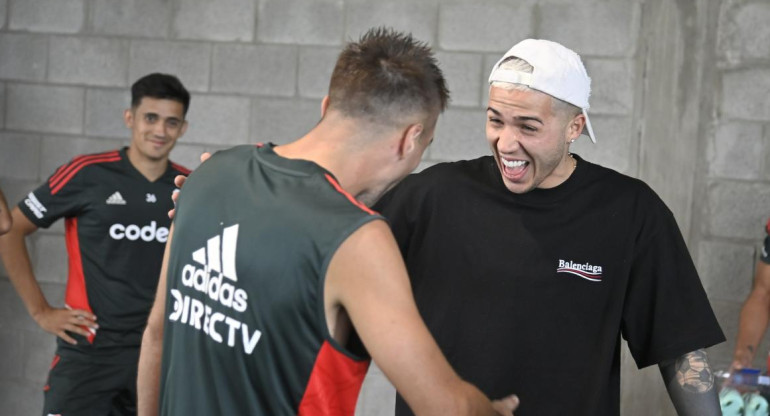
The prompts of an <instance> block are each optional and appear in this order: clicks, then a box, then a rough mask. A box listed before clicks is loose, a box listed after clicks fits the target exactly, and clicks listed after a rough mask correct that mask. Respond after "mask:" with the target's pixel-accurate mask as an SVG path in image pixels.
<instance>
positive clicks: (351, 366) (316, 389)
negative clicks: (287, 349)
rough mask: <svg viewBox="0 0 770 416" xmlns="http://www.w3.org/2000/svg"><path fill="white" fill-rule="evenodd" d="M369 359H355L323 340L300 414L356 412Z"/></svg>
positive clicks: (344, 415)
mask: <svg viewBox="0 0 770 416" xmlns="http://www.w3.org/2000/svg"><path fill="white" fill-rule="evenodd" d="M368 368H369V360H366V361H355V360H353V359H352V358H350V357H348V356H346V355H345V354H343V353H341V352H339V351H337V350H335V349H334V347H332V346H331V344H329V342H328V341H324V343H323V345H321V350H320V351H319V352H318V357H317V358H316V362H315V365H314V366H313V371H312V372H311V373H310V379H309V380H308V384H307V389H305V394H304V395H303V396H302V401H301V402H300V403H299V410H298V412H297V416H353V414H354V413H355V411H356V401H358V393H359V392H360V391H361V385H362V384H363V382H364V376H366V370H367V369H368Z"/></svg>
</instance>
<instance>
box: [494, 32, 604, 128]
mask: <svg viewBox="0 0 770 416" xmlns="http://www.w3.org/2000/svg"><path fill="white" fill-rule="evenodd" d="M510 57H516V58H519V59H523V60H524V61H527V63H528V64H530V65H532V68H533V70H532V73H531V74H530V73H526V72H521V71H516V70H512V69H501V68H500V65H501V64H502V63H503V61H505V60H506V59H508V58H510ZM496 81H498V82H507V83H511V84H522V85H526V86H528V87H529V88H532V89H535V90H538V91H542V92H544V93H546V94H548V95H550V96H552V97H556V98H558V99H560V100H562V101H566V102H568V103H570V104H572V105H574V106H577V107H580V109H581V110H583V115H584V116H585V118H586V125H585V128H584V129H583V134H587V135H588V137H590V138H591V141H592V142H594V143H596V138H595V137H594V130H593V128H591V121H590V120H589V119H588V108H589V107H590V106H589V105H588V97H589V96H590V95H591V78H589V77H588V74H587V73H586V68H585V67H584V66H583V62H582V61H581V60H580V56H578V54H576V53H575V52H573V51H572V50H570V49H567V48H565V47H564V46H562V45H560V44H558V43H556V42H551V41H549V40H543V39H526V40H523V41H521V42H519V43H517V44H516V45H514V46H513V47H512V48H511V49H510V50H509V51H508V52H506V53H505V55H503V57H502V58H500V60H499V61H497V63H496V64H495V66H494V67H493V68H492V73H490V74H489V83H490V84H491V83H493V82H496Z"/></svg>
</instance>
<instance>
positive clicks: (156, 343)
mask: <svg viewBox="0 0 770 416" xmlns="http://www.w3.org/2000/svg"><path fill="white" fill-rule="evenodd" d="M173 237H174V224H171V228H170V229H169V232H168V239H167V240H166V251H165V253H164V254H163V264H162V265H161V268H160V279H159V280H158V290H157V292H156V295H155V303H154V304H153V305H152V310H151V311H150V317H149V318H148V319H147V327H146V328H145V330H144V335H143V336H142V347H141V350H140V352H139V374H138V375H137V380H136V395H137V401H138V405H137V410H138V415H139V416H154V415H157V414H158V407H159V398H160V367H161V358H162V354H163V319H164V314H165V310H166V273H167V271H168V256H169V254H168V253H169V250H170V247H171V240H172V238H173Z"/></svg>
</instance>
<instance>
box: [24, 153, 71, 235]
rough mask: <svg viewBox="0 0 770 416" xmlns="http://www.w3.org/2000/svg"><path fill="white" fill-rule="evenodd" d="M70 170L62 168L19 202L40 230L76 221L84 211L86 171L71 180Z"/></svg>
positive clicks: (64, 166) (66, 167)
mask: <svg viewBox="0 0 770 416" xmlns="http://www.w3.org/2000/svg"><path fill="white" fill-rule="evenodd" d="M68 166H69V164H67V165H63V166H61V167H60V168H59V169H57V170H56V172H54V174H53V175H51V177H49V178H48V180H47V181H46V182H45V183H43V184H41V185H40V186H39V187H37V189H35V190H33V191H32V192H30V193H29V194H27V196H26V197H24V199H23V200H21V201H20V202H19V205H18V206H19V209H20V210H21V212H22V213H24V215H25V216H26V217H27V218H28V219H29V220H30V221H32V223H33V224H35V225H36V226H38V227H41V228H48V227H50V226H51V224H53V223H54V222H55V221H56V220H58V219H59V218H62V217H73V216H75V215H76V214H77V213H78V212H79V211H80V210H81V209H83V207H84V205H85V203H86V198H83V194H84V192H85V189H86V187H85V186H84V185H83V178H82V176H83V174H84V173H83V170H80V171H79V172H77V173H75V174H74V175H72V176H69V175H68V174H67V172H68Z"/></svg>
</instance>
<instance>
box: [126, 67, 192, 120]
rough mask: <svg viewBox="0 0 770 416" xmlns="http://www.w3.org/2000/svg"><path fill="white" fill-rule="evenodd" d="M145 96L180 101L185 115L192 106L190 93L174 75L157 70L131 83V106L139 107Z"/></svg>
mask: <svg viewBox="0 0 770 416" xmlns="http://www.w3.org/2000/svg"><path fill="white" fill-rule="evenodd" d="M144 97H150V98H157V99H165V100H174V101H178V102H180V103H182V106H183V107H184V115H187V109H188V108H189V107H190V93H189V92H188V91H187V89H186V88H185V87H184V85H182V82H181V81H179V78H177V77H175V76H173V75H168V74H160V73H157V72H156V73H153V74H149V75H145V76H143V77H141V78H139V79H138V80H137V81H136V82H134V84H133V85H131V107H132V108H136V107H138V106H139V104H140V103H141V102H142V98H144Z"/></svg>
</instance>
